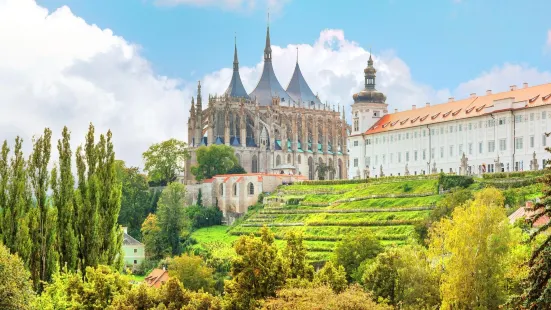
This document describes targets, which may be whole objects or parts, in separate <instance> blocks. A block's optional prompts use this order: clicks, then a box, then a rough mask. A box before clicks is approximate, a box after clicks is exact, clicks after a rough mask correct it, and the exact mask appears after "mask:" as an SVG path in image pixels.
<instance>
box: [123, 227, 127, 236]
mask: <svg viewBox="0 0 551 310" xmlns="http://www.w3.org/2000/svg"><path fill="white" fill-rule="evenodd" d="M122 231H123V232H124V233H125V234H127V235H128V227H123V228H122Z"/></svg>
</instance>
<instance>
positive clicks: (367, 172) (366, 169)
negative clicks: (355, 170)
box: [364, 166, 369, 179]
mask: <svg viewBox="0 0 551 310" xmlns="http://www.w3.org/2000/svg"><path fill="white" fill-rule="evenodd" d="M364 176H365V178H366V179H369V166H367V167H365V169H364Z"/></svg>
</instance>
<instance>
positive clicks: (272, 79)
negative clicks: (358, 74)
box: [185, 26, 350, 184]
mask: <svg viewBox="0 0 551 310" xmlns="http://www.w3.org/2000/svg"><path fill="white" fill-rule="evenodd" d="M206 104H207V106H206V107H205V109H203V100H202V95H201V83H200V82H199V85H198V87H197V96H196V99H195V98H192V99H191V110H190V117H189V120H188V146H189V151H190V155H191V156H190V158H189V159H188V160H187V162H186V172H185V179H186V183H188V184H189V183H193V182H194V176H193V175H192V174H191V173H190V170H191V169H190V168H191V167H192V166H194V165H195V164H196V162H197V158H196V154H195V150H196V149H197V148H199V147H201V146H208V145H211V144H218V145H222V144H224V145H228V146H231V147H232V148H233V149H234V150H235V155H236V156H237V159H238V161H239V164H240V165H241V166H242V167H243V168H244V169H245V170H246V171H247V172H248V173H266V174H296V175H302V176H305V177H307V178H308V179H310V180H316V179H320V178H321V177H323V178H325V179H346V178H347V176H348V173H347V170H348V152H347V145H346V143H347V136H348V133H349V131H350V126H349V125H348V124H347V123H346V121H345V118H344V115H345V114H344V107H343V109H342V111H341V109H340V107H339V108H338V109H337V111H335V108H334V106H333V108H331V107H330V106H329V105H328V104H324V103H322V101H321V100H320V99H319V97H318V96H317V95H314V93H313V92H312V90H311V88H310V86H308V83H307V82H306V80H305V79H304V76H303V75H302V72H301V70H300V67H299V64H298V59H297V63H296V65H295V70H294V72H293V75H292V77H291V81H290V82H289V85H288V86H287V88H286V89H284V88H283V87H282V86H281V84H280V83H279V81H278V79H277V77H276V75H275V73H274V69H273V67H272V49H271V45H270V28H269V26H268V28H267V31H266V46H265V48H264V68H263V71H262V74H261V76H260V80H259V81H258V84H257V85H256V87H255V88H254V90H253V91H252V92H250V93H248V92H247V91H246V90H245V88H244V87H243V83H242V81H241V77H240V75H239V61H238V57H237V45H236V46H235V49H234V58H233V74H232V78H231V81H230V83H229V86H228V88H227V89H226V91H225V92H224V94H223V95H221V96H211V95H209V97H208V101H207V102H206ZM320 171H323V172H322V173H319V172H320ZM320 174H321V175H320Z"/></svg>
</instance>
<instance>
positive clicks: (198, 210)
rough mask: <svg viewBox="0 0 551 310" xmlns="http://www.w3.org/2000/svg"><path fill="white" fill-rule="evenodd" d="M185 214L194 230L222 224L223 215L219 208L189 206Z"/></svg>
mask: <svg viewBox="0 0 551 310" xmlns="http://www.w3.org/2000/svg"><path fill="white" fill-rule="evenodd" d="M185 214H186V217H187V218H188V219H189V220H190V221H191V226H192V228H193V229H199V228H202V227H208V226H213V225H220V224H222V217H223V214H222V211H220V209H218V208H217V207H200V206H189V207H187V208H186V209H185Z"/></svg>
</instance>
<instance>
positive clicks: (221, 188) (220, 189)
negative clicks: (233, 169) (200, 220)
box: [218, 184, 224, 196]
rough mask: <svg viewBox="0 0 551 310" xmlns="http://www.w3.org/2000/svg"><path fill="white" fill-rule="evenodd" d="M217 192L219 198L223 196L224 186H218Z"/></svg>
mask: <svg viewBox="0 0 551 310" xmlns="http://www.w3.org/2000/svg"><path fill="white" fill-rule="evenodd" d="M218 192H219V193H220V196H224V184H220V188H219V190H218Z"/></svg>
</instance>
